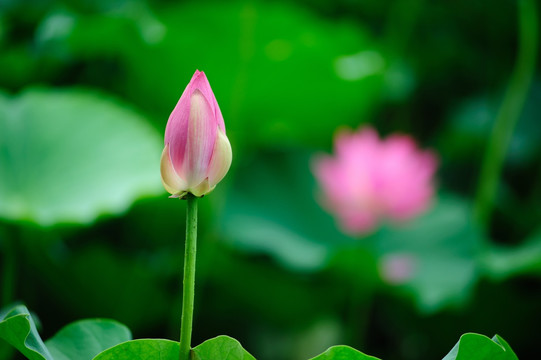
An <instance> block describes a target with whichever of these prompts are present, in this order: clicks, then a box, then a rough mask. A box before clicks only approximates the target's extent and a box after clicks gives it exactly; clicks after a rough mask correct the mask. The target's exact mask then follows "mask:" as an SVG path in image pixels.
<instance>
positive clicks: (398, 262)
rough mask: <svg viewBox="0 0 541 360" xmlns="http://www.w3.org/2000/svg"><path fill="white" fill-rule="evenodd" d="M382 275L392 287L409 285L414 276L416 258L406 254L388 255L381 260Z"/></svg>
mask: <svg viewBox="0 0 541 360" xmlns="http://www.w3.org/2000/svg"><path fill="white" fill-rule="evenodd" d="M379 265H380V266H379V268H380V269H379V270H380V275H381V278H382V279H383V281H385V282H387V283H388V284H391V285H400V284H404V283H407V282H408V281H409V280H410V279H411V278H412V277H413V275H414V272H415V267H416V261H415V257H414V256H413V255H410V254H406V253H396V254H388V255H385V256H383V257H382V258H381V259H380V264H379Z"/></svg>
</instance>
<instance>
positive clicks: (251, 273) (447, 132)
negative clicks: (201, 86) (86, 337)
mask: <svg viewBox="0 0 541 360" xmlns="http://www.w3.org/2000/svg"><path fill="white" fill-rule="evenodd" d="M516 13H517V7H516V3H515V2H514V1H501V0H498V1H469V0H468V1H467V0H456V1H438V2H429V1H422V0H398V1H379V0H366V1H347V0H338V1H321V0H319V1H307V0H297V1H292V2H290V1H285V0H284V1H280V0H276V1H216V2H204V1H187V2H182V1H135V0H113V1H106V0H97V1H90V0H80V1H49V0H36V1H26V0H0V250H1V255H2V257H1V258H0V259H1V261H2V270H0V271H2V276H3V280H2V281H3V283H5V280H4V278H5V275H6V271H8V270H6V269H8V267H7V266H5V264H6V261H7V260H6V259H7V256H8V255H7V254H8V253H10V252H12V253H14V254H15V256H16V263H15V270H16V272H15V294H14V296H13V297H12V298H11V299H9V301H10V302H11V300H17V301H21V302H24V303H25V304H26V305H27V306H28V308H29V309H30V310H31V311H33V312H34V313H35V314H36V316H37V317H38V318H39V319H40V321H41V334H42V337H43V338H44V339H46V338H48V337H50V336H51V335H52V334H54V333H55V332H56V331H57V330H58V329H60V328H61V327H62V326H63V325H65V324H67V323H68V322H71V321H73V320H77V319H81V318H87V317H108V318H113V319H115V320H118V321H120V322H123V323H125V324H126V325H128V326H129V327H130V328H131V329H132V331H133V333H134V336H135V337H136V338H142V337H164V338H170V339H178V336H179V323H180V301H181V287H180V285H181V280H180V276H181V268H182V255H183V239H184V230H185V228H184V215H185V203H184V202H182V201H178V200H173V199H168V198H167V194H166V193H165V192H164V190H163V189H162V187H161V184H160V178H159V165H158V164H159V157H160V153H161V149H162V146H163V144H162V142H161V141H162V137H163V131H164V129H165V124H166V122H167V119H168V116H169V114H170V112H171V110H172V109H173V107H174V105H175V104H176V101H177V100H178V98H179V96H180V94H181V93H182V91H183V89H184V87H185V86H186V85H187V83H188V81H189V79H190V78H191V76H192V74H193V72H194V71H195V70H196V69H199V70H201V71H205V73H206V74H207V77H208V78H209V81H210V83H211V85H212V88H213V90H214V93H215V95H216V98H217V100H218V103H219V104H220V107H221V110H222V113H223V115H224V118H225V123H226V128H227V134H228V137H229V139H230V141H231V144H232V148H233V165H232V168H231V170H230V172H229V174H228V175H227V177H226V178H225V179H224V181H223V182H222V183H221V184H220V185H218V186H217V188H216V190H215V191H214V192H213V193H212V194H210V195H209V196H206V197H204V198H203V199H202V200H201V201H200V225H199V234H200V237H199V239H200V240H199V253H198V259H197V261H198V268H197V288H196V310H195V311H196V313H195V326H194V340H193V344H194V345H196V344H199V343H201V342H202V341H204V340H205V339H208V338H210V337H214V336H216V335H220V334H227V335H230V336H233V337H235V338H236V339H238V340H239V341H240V342H241V343H242V344H243V346H244V347H245V348H246V349H247V350H248V351H249V352H250V353H252V354H253V355H254V356H255V357H256V358H258V359H261V360H281V359H284V360H286V359H306V358H308V357H311V356H315V355H316V354H318V353H321V352H322V351H323V350H325V348H327V347H328V346H331V345H333V344H339V343H340V344H348V345H352V346H354V347H356V348H358V349H360V350H362V351H363V352H365V353H367V354H371V355H374V356H377V357H380V358H383V359H404V360H409V359H412V360H413V359H441V358H442V357H443V356H444V355H445V354H446V353H447V351H448V350H449V349H450V348H452V346H453V345H454V344H455V343H456V341H457V340H458V338H459V336H460V335H461V334H462V333H465V332H469V331H474V332H479V333H484V334H486V335H488V336H490V337H492V335H494V334H495V333H498V334H500V335H501V336H503V337H504V338H505V339H506V340H507V341H508V342H509V343H510V344H511V346H512V347H513V349H514V350H515V351H516V352H517V355H518V356H519V357H520V358H524V359H528V358H530V359H534V358H537V357H539V350H538V339H537V334H538V332H539V324H541V311H540V307H539V304H540V303H541V290H540V289H541V281H540V279H541V277H540V275H541V166H540V164H541V151H540V150H541V149H540V148H541V143H540V142H539V140H538V139H539V138H540V136H541V126H540V123H539V121H540V118H541V116H540V114H541V113H540V111H539V104H540V103H541V82H540V78H539V72H538V71H537V74H536V76H535V77H534V80H533V85H532V87H531V89H530V91H529V92H528V98H527V101H526V105H525V108H524V111H523V113H522V116H521V118H520V120H519V122H518V125H517V127H516V130H515V131H514V133H513V135H512V140H511V144H510V147H509V149H508V151H507V156H506V160H505V164H504V168H503V173H502V177H501V184H500V187H499V190H498V194H497V197H496V203H495V206H494V211H493V216H492V219H491V222H490V224H489V227H488V229H487V230H486V231H484V230H482V229H481V228H479V227H478V226H476V225H475V224H474V223H473V221H472V215H471V214H472V204H473V201H474V197H475V193H476V190H477V187H478V175H479V170H480V167H481V162H482V160H483V154H484V149H485V146H486V143H487V140H488V138H489V136H490V131H491V128H492V125H493V123H494V120H495V117H496V114H497V111H498V109H499V106H500V104H501V99H502V96H503V93H504V91H505V89H506V87H507V85H508V81H509V77H510V74H511V71H512V68H513V64H514V61H515V58H516V53H517V40H516V39H517V14H516ZM537 64H539V62H537ZM537 68H538V69H539V66H538V67H537ZM363 124H371V125H372V126H373V127H375V128H376V129H378V131H379V132H380V133H381V134H382V135H387V134H390V133H394V132H402V133H408V134H411V135H412V136H414V137H415V138H416V139H417V140H418V142H419V144H420V146H421V147H423V148H431V149H433V151H435V152H436V153H437V154H438V156H439V160H440V166H439V170H438V173H437V187H438V195H437V198H436V199H435V200H434V205H433V207H432V208H431V210H430V211H429V212H427V213H426V214H424V215H422V216H421V217H419V218H417V219H415V220H412V221H411V222H409V223H407V224H404V225H402V226H394V225H392V224H389V225H385V226H383V227H382V228H381V229H380V230H379V231H377V232H376V233H374V234H371V235H369V236H368V235H367V236H363V237H359V238H350V237H348V236H346V235H344V234H341V233H340V231H339V229H338V228H337V227H336V225H335V223H334V220H333V218H332V216H331V215H329V214H327V213H326V212H325V211H324V210H322V209H321V207H320V205H319V204H318V202H317V196H316V195H317V187H316V184H315V180H314V178H313V175H312V174H311V172H310V161H311V158H312V157H313V156H314V155H315V154H318V153H321V152H331V151H332V140H333V135H334V133H335V131H336V129H337V128H339V127H342V126H349V127H352V128H357V127H359V126H361V125H363ZM397 253H398V254H408V256H412V257H413V258H414V259H415V263H416V269H417V271H416V272H415V274H414V276H413V278H412V279H410V280H409V282H408V283H406V284H403V285H400V286H395V285H391V284H388V283H386V282H385V281H384V280H382V278H381V275H380V268H381V264H382V261H383V259H385V258H386V256H389V255H392V254H397ZM0 291H3V290H0ZM4 295H5V293H4ZM6 301H8V299H6ZM2 305H7V304H2ZM0 349H1V348H0ZM0 351H3V350H0ZM5 356H6V358H7V356H8V355H5Z"/></svg>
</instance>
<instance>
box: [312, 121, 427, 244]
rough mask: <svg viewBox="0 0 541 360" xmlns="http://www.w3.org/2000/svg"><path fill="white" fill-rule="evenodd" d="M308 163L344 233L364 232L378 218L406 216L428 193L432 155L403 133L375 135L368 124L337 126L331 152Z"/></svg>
mask: <svg viewBox="0 0 541 360" xmlns="http://www.w3.org/2000/svg"><path fill="white" fill-rule="evenodd" d="M312 165H313V172H314V174H315V176H316V178H317V180H318V182H319V185H320V187H321V189H322V203H323V205H324V207H326V208H327V209H328V210H329V211H330V212H331V213H333V214H335V216H336V217H337V218H338V222H339V224H340V226H341V227H342V229H343V230H344V231H345V232H347V233H350V234H357V235H358V234H363V233H367V232H370V231H371V230H373V229H374V228H375V227H376V226H377V225H378V224H379V223H380V222H381V221H382V220H384V219H391V220H397V221H404V220H408V219H410V218H412V217H414V216H416V215H418V214H420V213H421V212H423V211H424V210H425V209H426V208H427V207H428V206H429V204H430V200H431V198H432V196H433V193H434V184H433V177H434V173H435V171H436V168H437V159H436V156H435V155H434V154H433V153H432V152H430V151H422V150H419V149H418V148H417V145H416V144H415V141H414V140H413V139H412V138H411V137H409V136H406V135H392V136H390V137H388V138H387V139H385V140H381V139H380V138H379V136H378V134H377V132H376V131H375V130H373V129H372V128H370V127H365V128H363V129H360V130H359V131H358V132H351V131H348V130H346V131H341V132H339V133H338V136H337V138H336V141H335V156H328V155H321V156H318V157H316V158H315V159H314V162H313V164H312Z"/></svg>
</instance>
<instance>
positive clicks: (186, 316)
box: [180, 194, 197, 360]
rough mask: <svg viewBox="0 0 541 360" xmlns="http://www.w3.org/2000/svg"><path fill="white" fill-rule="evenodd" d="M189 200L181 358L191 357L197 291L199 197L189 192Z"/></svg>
mask: <svg viewBox="0 0 541 360" xmlns="http://www.w3.org/2000/svg"><path fill="white" fill-rule="evenodd" d="M187 202H188V205H187V210H186V249H185V252H184V281H183V285H182V286H183V287H182V319H181V322H180V360H189V359H190V348H191V342H192V323H193V304H194V291H195V253H196V249H197V198H196V197H195V196H193V195H191V194H188V196H187Z"/></svg>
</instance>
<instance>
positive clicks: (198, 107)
mask: <svg viewBox="0 0 541 360" xmlns="http://www.w3.org/2000/svg"><path fill="white" fill-rule="evenodd" d="M363 138H368V139H367V141H368V142H367V143H368V145H374V147H377V146H378V144H379V143H378V139H377V134H375V133H374V132H373V131H372V130H371V129H365V130H363V131H361V132H360V133H359V134H355V135H351V136H350V135H341V137H340V138H339V140H338V147H339V156H340V155H344V154H341V153H340V151H341V150H343V149H344V147H346V145H347V146H353V147H355V146H357V145H359V146H360V147H361V148H362V147H363ZM357 140H358V141H359V142H360V143H357V142H356V141H357ZM344 143H346V144H344ZM364 144H366V142H365V143H364ZM387 145H388V147H389V150H390V151H387V153H388V155H389V156H391V157H392V156H395V155H396V156H399V157H401V156H402V155H404V156H405V157H406V159H405V160H407V159H408V157H411V158H412V159H413V160H412V161H413V162H414V164H415V165H417V162H419V164H418V165H419V166H420V167H421V168H422V169H423V171H422V172H420V174H421V175H420V176H421V179H417V180H419V182H417V184H418V186H419V187H418V191H417V192H415V193H414V194H413V195H415V196H414V199H413V203H408V202H407V201H406V203H405V205H404V206H399V207H398V208H393V207H392V206H391V207H385V208H381V210H382V211H383V210H385V211H386V212H389V213H391V214H395V215H396V216H397V217H398V218H402V217H404V216H405V217H407V216H409V215H410V213H412V212H413V213H416V212H418V211H419V209H421V208H423V207H424V206H425V204H426V202H427V201H428V200H429V198H430V195H431V193H432V188H431V186H430V183H429V180H430V178H431V175H432V174H433V172H434V170H435V160H434V157H433V155H432V154H431V153H419V154H417V153H416V151H417V150H416V149H415V148H414V147H412V143H411V141H410V140H409V138H395V139H391V141H390V142H389V143H388V144H387ZM346 150H349V149H346ZM346 155H347V154H346ZM366 155H367V156H368V157H370V156H369V155H372V156H375V157H376V158H377V156H378V155H377V154H376V153H374V152H370V151H368V153H367V154H366ZM415 156H418V158H416V157H415ZM402 157H403V156H402ZM346 160H347V158H346ZM366 160H367V161H368V162H369V161H370V159H366ZM231 161H232V150H231V145H230V143H229V140H228V138H227V136H226V130H225V124H224V120H223V117H222V114H221V111H220V108H219V106H218V103H217V101H216V98H215V97H214V93H213V92H212V90H211V87H210V84H209V82H208V80H207V78H206V76H205V74H204V73H203V72H200V71H196V72H195V74H194V75H193V77H192V79H191V81H190V83H189V84H188V86H187V87H186V89H185V90H184V92H183V94H182V96H181V98H180V100H179V101H178V103H177V105H176V107H175V108H174V110H173V112H172V113H171V116H170V118H169V121H168V123H167V127H166V130H165V147H164V150H163V153H162V157H161V175H162V182H163V185H164V187H165V189H166V190H167V191H168V192H169V193H170V194H171V196H170V197H171V198H174V199H181V200H185V201H186V204H187V211H186V242H185V255H184V280H183V297H182V318H181V331H180V342H177V341H173V340H167V339H136V340H133V339H132V336H131V332H130V330H129V329H128V328H126V327H125V326H124V325H122V324H120V323H118V322H116V321H114V320H107V319H89V320H82V321H77V322H75V323H72V324H70V325H67V326H66V327H64V328H63V329H61V330H60V331H59V332H58V333H57V334H56V335H55V336H53V337H52V338H51V339H49V340H47V341H45V342H44V341H42V339H41V337H40V335H39V333H38V331H37V328H36V324H35V322H34V320H33V318H32V315H31V314H30V312H29V311H28V309H27V308H26V307H25V306H24V305H18V306H16V307H15V308H12V309H9V310H8V311H6V312H4V313H3V314H0V337H1V338H2V339H3V340H5V341H6V342H8V343H9V344H11V345H12V346H13V347H15V348H16V349H18V350H19V351H20V352H21V353H22V354H23V355H24V356H26V357H27V358H28V359H29V360H153V359H160V360H177V359H179V360H190V359H194V360H239V359H241V360H250V359H254V357H253V356H252V355H251V354H249V353H248V352H247V351H246V350H245V349H243V347H242V346H241V344H240V343H239V342H238V341H237V340H235V339H233V338H231V337H228V336H218V337H216V338H213V339H210V340H207V341H205V342H203V343H202V344H200V345H198V346H196V347H193V348H192V345H191V334H192V326H193V309H194V292H195V268H196V248H197V245H196V242H197V201H198V199H199V198H201V197H203V196H205V195H207V194H209V193H210V192H211V191H212V190H213V189H214V188H215V187H216V185H217V184H218V183H219V182H220V181H221V180H222V179H223V178H224V176H225V175H226V173H227V172H228V170H229V168H230V166H231ZM319 161H320V162H319V163H318V165H317V166H316V167H317V170H316V173H318V174H319V176H320V177H321V179H322V182H323V184H324V186H326V188H325V189H326V190H327V191H328V193H329V196H330V197H334V198H336V199H338V201H337V202H335V203H334V205H333V206H336V207H338V208H340V209H342V208H344V204H343V203H341V202H340V200H342V199H343V197H340V196H339V194H337V193H336V192H335V191H334V190H336V189H337V188H340V187H342V188H343V189H344V190H345V191H347V190H349V189H348V186H347V185H348V184H347V181H348V178H347V174H342V175H344V177H343V178H342V179H343V180H344V181H345V182H346V184H333V183H332V182H331V180H330V179H329V172H333V169H330V168H329V167H332V166H335V165H336V164H335V163H333V162H331V161H332V160H331V159H330V158H325V159H320V160H319ZM337 165H341V163H338V164H337ZM346 165H350V164H349V163H347V161H346ZM354 180H358V179H354ZM366 190H367V191H368V192H370V191H371V190H370V189H366ZM410 190H411V189H410ZM391 193H392V192H391ZM365 195H367V196H370V195H371V194H368V193H367V194H365ZM375 195H377V193H375ZM395 195H397V194H395ZM397 196H398V195H397ZM398 198H399V197H398ZM354 200H355V199H354ZM376 200H377V199H376ZM370 203H371V204H374V202H373V201H372V202H370ZM392 204H393V203H392V202H391V205H392ZM382 205H385V203H384V202H383V203H382ZM400 205H402V204H400ZM361 210H362V209H361ZM368 210H370V209H368ZM372 210H373V209H372ZM368 214H369V215H372V216H377V215H379V214H380V212H379V210H378V212H373V211H372V212H371V213H370V212H369V213H368ZM363 215H364V213H362V211H361V217H363ZM339 216H342V217H343V218H344V219H345V220H344V222H343V225H344V227H346V228H347V229H352V230H365V229H367V228H371V227H372V226H373V224H374V222H375V221H376V220H377V219H376V218H375V217H374V218H368V219H366V216H364V217H363V219H361V220H362V221H360V222H359V221H358V220H359V219H356V218H353V219H352V218H351V217H350V216H349V214H341V213H339ZM351 220H354V221H353V223H352V222H351ZM365 220H366V221H365ZM359 224H360V225H359ZM496 358H497V359H502V360H507V359H508V360H513V359H517V357H516V355H515V354H514V352H513V351H512V350H511V348H510V347H509V345H508V344H507V343H506V342H505V341H504V340H503V339H502V338H501V337H499V336H497V335H496V336H495V337H494V338H492V339H490V338H488V337H485V336H483V335H478V334H473V333H472V334H465V335H463V336H462V337H461V338H460V340H459V342H458V343H457V345H456V346H455V347H454V348H453V349H452V350H451V352H450V353H449V354H448V355H447V356H446V357H445V358H444V360H453V359H469V360H476V359H478V360H481V359H487V360H488V359H496ZM313 359H314V360H316V359H317V360H333V359H334V360H339V359H352V360H369V359H376V358H375V357H372V356H368V355H365V354H363V353H361V352H360V351H357V350H355V349H353V348H351V347H349V346H333V347H331V348H329V349H328V350H327V351H326V352H324V353H323V354H321V355H319V356H316V357H315V358H313Z"/></svg>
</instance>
